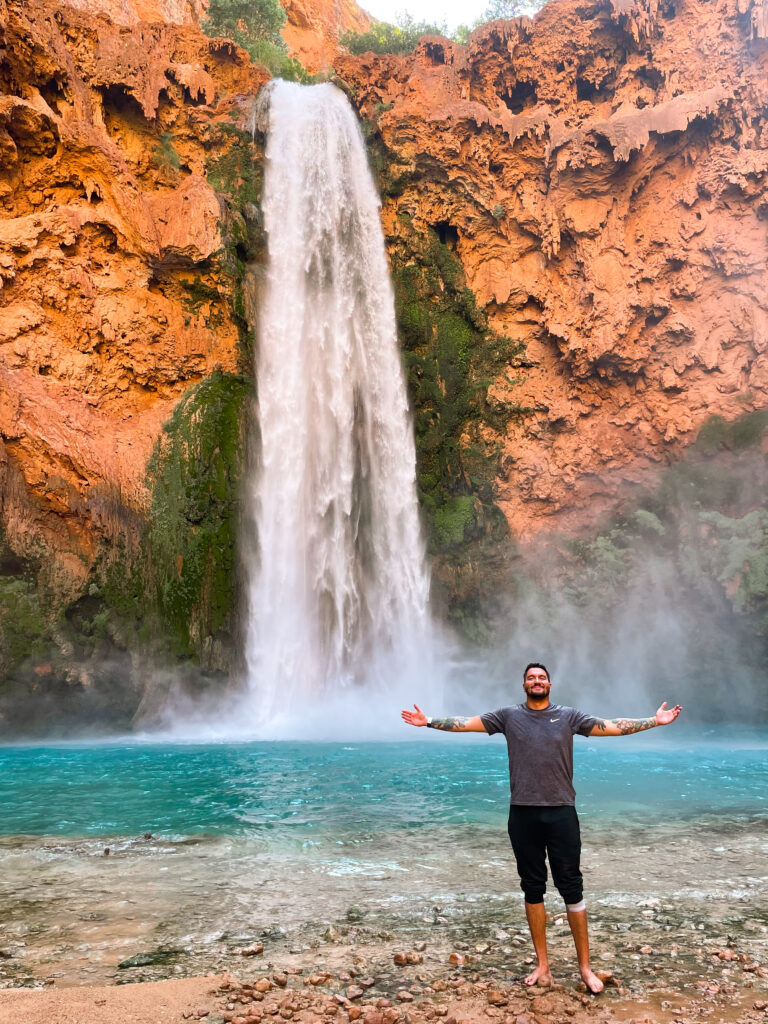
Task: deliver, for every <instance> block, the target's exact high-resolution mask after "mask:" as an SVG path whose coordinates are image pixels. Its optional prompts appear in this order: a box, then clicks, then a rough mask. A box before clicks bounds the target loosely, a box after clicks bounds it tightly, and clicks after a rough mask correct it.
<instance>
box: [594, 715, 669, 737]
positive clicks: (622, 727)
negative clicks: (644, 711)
mask: <svg viewBox="0 0 768 1024" xmlns="http://www.w3.org/2000/svg"><path fill="white" fill-rule="evenodd" d="M655 725H656V719H655V718H600V719H598V721H597V728H598V729H599V730H600V731H601V732H605V733H607V732H609V731H610V732H611V733H613V734H614V735H616V736H629V735H631V734H632V733H633V732H642V731H643V729H653V727H654V726H655ZM614 730H615V732H614Z"/></svg>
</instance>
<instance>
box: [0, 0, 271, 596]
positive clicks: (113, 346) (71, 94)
mask: <svg viewBox="0 0 768 1024" xmlns="http://www.w3.org/2000/svg"><path fill="white" fill-rule="evenodd" d="M166 6H168V5H166ZM177 6H179V10H180V11H181V10H182V8H183V5H177ZM123 13H125V12H123ZM129 20H130V19H129ZM0 36H1V37H2V41H3V55H2V64H1V65H0V76H1V77H0V82H1V84H2V93H3V95H2V96H1V97H0V193H1V194H2V197H3V215H2V219H0V279H1V280H2V293H1V297H2V304H3V315H2V321H1V322H0V511H1V512H2V525H3V527H4V529H5V530H6V532H7V535H8V536H9V538H10V539H11V541H12V543H13V546H14V547H15V549H16V550H17V552H18V553H19V554H25V553H30V552H33V551H40V550H41V549H42V550H44V551H47V552H49V553H50V557H49V558H48V559H47V560H46V568H45V571H46V572H47V574H48V576H49V577H50V581H49V582H50V583H51V586H52V587H53V589H54V590H55V591H57V592H61V593H62V594H63V595H64V596H66V594H74V593H77V591H78V588H79V587H80V586H81V585H82V582H83V580H84V579H85V578H86V576H87V574H88V572H89V567H90V566H91V564H92V562H93V559H94V558H95V556H96V553H97V550H98V546H99V542H98V535H99V533H100V531H101V530H102V528H103V527H104V525H105V524H104V523H103V522H100V516H101V515H102V514H101V513H100V512H99V509H100V508H101V509H102V510H103V509H104V507H105V504H104V503H105V501H107V498H109V496H111V498H109V500H108V501H107V505H109V501H111V500H112V499H117V500H118V501H119V502H122V503H125V504H126V505H127V506H128V507H132V508H134V509H136V510H139V511H141V510H143V509H145V508H146V503H147V500H148V495H147V491H146V470H147V461H148V458H149V455H150V453H151V451H152V447H153V445H154V444H155V441H156V440H157V438H158V436H159V434H160V430H161V427H162V424H163V422H164V421H165V420H167V418H168V417H169V415H170V413H171V410H172V409H173V407H174V405H175V404H176V403H177V401H178V400H179V398H180V397H181V395H183V394H184V393H185V392H186V391H187V390H188V389H189V388H190V386H191V385H192V384H194V383H195V382H196V381H199V380H200V379H201V378H203V377H204V376H206V375H207V374H209V373H210V372H211V370H212V369H213V368H214V367H217V366H219V367H222V368H223V369H225V370H234V369H236V368H237V365H238V359H239V356H238V343H239V335H238V327H237V325H236V323H235V322H234V320H233V318H232V315H231V311H230V308H229V305H228V302H227V296H228V294H229V292H230V290H231V282H230V281H229V279H228V278H227V275H226V272H225V270H224V268H223V264H222V261H221V259H220V255H221V250H222V246H223V241H222V234H221V229H220V222H221V218H222V213H223V210H222V207H221V203H220V200H219V197H218V196H217V194H216V193H215V192H214V190H213V188H212V187H211V185H210V184H209V182H208V181H207V179H206V171H207V168H208V167H209V166H210V162H211V161H214V160H215V159H216V158H217V157H219V156H220V155H221V154H222V152H224V151H225V150H226V146H227V144H228V140H229V139H230V138H231V136H228V135H227V134H226V129H229V128H232V127H233V125H234V124H235V122H236V121H237V118H238V117H239V116H241V115H240V112H239V107H238V102H239V101H238V100H237V97H238V96H239V97H241V98H242V97H247V96H250V95H252V94H253V93H255V92H256V90H257V89H258V88H259V86H260V85H261V84H262V82H263V81H264V80H265V78H266V77H267V75H266V73H265V72H264V71H263V69H258V68H255V67H254V66H253V65H252V64H251V63H250V61H249V59H248V57H247V55H246V54H245V53H243V52H242V51H240V50H238V49H237V48H236V47H233V46H232V45H231V44H228V43H226V42H225V41H222V40H209V39H208V38H206V37H205V36H204V35H203V34H202V33H201V32H200V31H199V30H197V29H193V28H189V27H184V26H180V25H173V24H166V23H161V22H153V23H152V24H148V23H141V24H138V25H135V24H130V25H125V24H124V25H120V24H117V23H116V22H114V21H113V20H111V19H110V18H109V17H108V16H107V15H106V14H103V13H101V14H100V13H97V14H93V13H84V12H81V11H78V10H76V9H74V8H73V7H71V6H62V5H59V4H55V3H50V2H47V0H32V2H25V3H16V4H8V5H6V4H5V3H0ZM201 282H202V283H204V285H205V295H204V298H203V300H202V301H200V300H199V299H198V298H196V296H197V292H195V290H194V289H195V288H196V287H197V288H198V291H199V284H200V283H201Z"/></svg>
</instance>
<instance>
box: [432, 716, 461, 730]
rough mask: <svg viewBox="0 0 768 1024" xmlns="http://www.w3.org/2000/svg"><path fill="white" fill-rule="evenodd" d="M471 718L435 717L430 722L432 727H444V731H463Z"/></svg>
mask: <svg viewBox="0 0 768 1024" xmlns="http://www.w3.org/2000/svg"><path fill="white" fill-rule="evenodd" d="M468 721H469V719H467V718H456V717H454V718H433V719H432V721H431V722H429V723H428V724H429V727H430V729H442V730H443V732H461V730H462V729H463V728H464V726H465V725H466V724H467V722H468Z"/></svg>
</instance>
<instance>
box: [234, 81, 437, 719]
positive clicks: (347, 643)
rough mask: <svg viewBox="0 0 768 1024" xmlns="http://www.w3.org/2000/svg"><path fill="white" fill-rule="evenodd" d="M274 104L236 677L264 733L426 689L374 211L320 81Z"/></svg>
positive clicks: (411, 479)
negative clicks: (405, 686) (314, 711)
mask: <svg viewBox="0 0 768 1024" xmlns="http://www.w3.org/2000/svg"><path fill="white" fill-rule="evenodd" d="M266 104H267V105H266V106H265V108H264V110H263V112H262V114H261V115H260V116H261V118H262V119H266V124H264V127H265V129H266V167H265V178H264V194H263V201H262V208H263V216H264V227H265V230H266V234H267V239H268V263H267V271H266V280H265V282H264V286H263V291H262V296H261V303H260V309H259V313H258V319H259V324H258V335H257V337H258V345H257V356H256V380H257V389H258V400H257V411H256V415H257V419H258V432H259V456H258V459H257V460H256V461H257V465H256V467H255V470H254V479H253V481H252V484H251V485H250V486H249V488H248V494H247V500H248V503H249V510H250V512H249V514H250V515H251V516H252V527H253V531H252V532H253V535H254V536H255V537H256V538H257V540H256V547H257V550H254V551H253V552H252V553H251V554H250V555H249V556H248V564H247V566H246V571H247V625H246V650H245V655H246V666H247V686H248V692H249V695H250V707H251V708H252V709H253V713H254V715H255V716H257V717H258V719H259V720H260V721H261V722H269V721H271V720H273V719H274V718H275V717H279V716H280V715H281V714H287V715H289V716H296V715H298V714H299V713H300V712H303V711H304V710H305V709H306V708H307V706H308V705H309V704H311V703H312V702H313V701H316V700H319V699H326V698H328V697H329V696H338V695H339V694H340V693H344V692H347V694H349V693H350V692H357V691H358V690H359V689H360V688H361V689H362V690H363V691H366V690H367V691H368V692H374V691H376V690H377V689H381V688H382V687H384V688H386V687H387V686H389V685H391V684H393V683H394V682H395V680H396V678H398V679H402V677H403V675H404V674H405V675H406V676H410V677H411V678H417V677H421V676H423V671H424V659H425V656H426V652H427V651H428V649H429V646H430V640H429V633H430V623H429V614H428V591H429V576H428V572H427V569H426V563H425V556H424V545H423V540H422V536H421V531H420V524H419V516H418V505H417V498H416V479H415V446H414V440H413V435H412V424H411V420H410V416H409V412H408V403H407V396H406V389H405V382H404V379H403V372H402V368H401V365H400V358H399V352H398V345H397V333H396V325H395V311H394V296H393V291H392V286H391V283H390V280H389V273H388V267H387V259H386V252H385V248H384V238H383V235H382V230H381V223H380V219H379V200H378V196H377V193H376V189H375V186H374V183H373V179H372V177H371V173H370V171H369V168H368V165H367V161H366V154H365V147H364V143H363V138H362V134H361V131H360V128H359V125H358V122H357V119H356V116H355V114H354V112H353V111H352V108H351V107H350V105H349V103H348V102H347V100H346V98H345V96H344V95H343V93H342V92H340V91H339V90H338V89H337V88H336V87H335V86H333V85H330V84H323V85H313V86H302V85H297V84H294V83H290V82H283V81H276V82H274V83H272V84H271V86H270V87H269V92H268V96H267V98H266Z"/></svg>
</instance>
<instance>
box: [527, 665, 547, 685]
mask: <svg viewBox="0 0 768 1024" xmlns="http://www.w3.org/2000/svg"><path fill="white" fill-rule="evenodd" d="M529 668H543V669H544V671H545V672H546V673H547V682H549V683H551V682H552V679H551V678H550V675H549V670H548V669H547V666H546V665H542V664H541V662H540V661H531V662H529V663H528V664H527V665H526V666H525V671H524V672H523V682H525V677H526V676H527V675H528V669H529Z"/></svg>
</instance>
